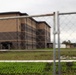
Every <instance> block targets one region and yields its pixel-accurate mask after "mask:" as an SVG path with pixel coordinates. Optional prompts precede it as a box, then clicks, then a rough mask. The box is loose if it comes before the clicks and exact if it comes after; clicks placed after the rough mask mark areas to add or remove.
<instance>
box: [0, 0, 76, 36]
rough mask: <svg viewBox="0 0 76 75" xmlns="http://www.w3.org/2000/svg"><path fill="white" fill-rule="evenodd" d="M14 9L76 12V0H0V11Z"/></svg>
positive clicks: (36, 12) (23, 11)
mask: <svg viewBox="0 0 76 75" xmlns="http://www.w3.org/2000/svg"><path fill="white" fill-rule="evenodd" d="M13 11H14V12H16V11H20V12H22V13H27V14H29V15H35V14H50V13H52V12H55V11H59V12H63V13H64V12H76V0H0V13H2V12H13ZM74 23H75V22H74ZM66 35H67V34H66Z"/></svg>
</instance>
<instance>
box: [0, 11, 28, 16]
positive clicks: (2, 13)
mask: <svg viewBox="0 0 76 75" xmlns="http://www.w3.org/2000/svg"><path fill="white" fill-rule="evenodd" d="M6 14H19V15H28V14H27V13H21V12H18V11H17V12H1V13H0V15H6Z"/></svg>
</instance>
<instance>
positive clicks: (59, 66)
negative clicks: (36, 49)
mask: <svg viewBox="0 0 76 75" xmlns="http://www.w3.org/2000/svg"><path fill="white" fill-rule="evenodd" d="M56 17H57V18H56V19H57V22H56V23H57V35H58V73H59V75H61V63H60V25H59V12H58V11H57V12H56Z"/></svg>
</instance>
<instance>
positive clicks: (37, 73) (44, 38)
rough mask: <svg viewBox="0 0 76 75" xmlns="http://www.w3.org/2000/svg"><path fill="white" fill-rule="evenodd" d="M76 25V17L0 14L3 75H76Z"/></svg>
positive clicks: (73, 15) (0, 55) (1, 68)
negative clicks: (73, 61)
mask: <svg viewBox="0 0 76 75" xmlns="http://www.w3.org/2000/svg"><path fill="white" fill-rule="evenodd" d="M75 25H76V13H59V12H53V13H52V14H43V15H32V16H29V15H28V14H26V13H20V12H11V13H0V61H1V62H0V75H68V74H69V75H75V73H76V67H74V66H76V63H72V62H68V61H67V60H72V59H74V60H76V53H75V52H76V50H75V49H76V39H75V37H76V34H75V33H76V27H75ZM2 60H3V61H4V62H3V61H2ZM8 60H10V61H9V63H7V62H8ZM13 60H15V61H13ZM63 60H64V62H63V63H61V61H63ZM6 61H7V62H6ZM11 61H12V62H11ZM66 61H67V62H66ZM20 62H21V63H20ZM52 62H53V63H52ZM56 62H58V63H56ZM61 65H62V66H63V67H61ZM69 68H70V69H69Z"/></svg>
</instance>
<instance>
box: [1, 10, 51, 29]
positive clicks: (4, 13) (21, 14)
mask: <svg viewBox="0 0 76 75" xmlns="http://www.w3.org/2000/svg"><path fill="white" fill-rule="evenodd" d="M7 14H19V15H20V16H23V15H28V14H27V13H21V12H19V11H17V12H1V13H0V15H7ZM29 18H30V19H32V20H33V21H35V22H36V23H45V24H46V25H47V26H48V27H49V28H51V26H50V25H49V24H47V23H46V22H45V21H36V20H35V19H33V18H32V17H29Z"/></svg>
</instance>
